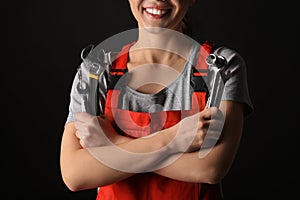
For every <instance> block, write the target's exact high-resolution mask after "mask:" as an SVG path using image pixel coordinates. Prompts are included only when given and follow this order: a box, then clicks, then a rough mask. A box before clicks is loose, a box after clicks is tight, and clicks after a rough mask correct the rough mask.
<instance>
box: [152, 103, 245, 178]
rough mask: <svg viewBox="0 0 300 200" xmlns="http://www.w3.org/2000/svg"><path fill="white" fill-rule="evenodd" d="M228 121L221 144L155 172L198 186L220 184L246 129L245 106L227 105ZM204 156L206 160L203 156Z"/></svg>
mask: <svg viewBox="0 0 300 200" xmlns="http://www.w3.org/2000/svg"><path fill="white" fill-rule="evenodd" d="M224 107H226V119H225V124H224V127H223V130H222V135H221V138H220V139H219V141H218V143H217V144H216V145H215V146H214V147H213V148H211V149H208V150H206V152H203V150H200V151H202V152H201V155H202V156H199V151H196V152H192V153H184V154H183V155H182V156H181V157H180V158H179V159H177V160H176V162H173V163H172V164H171V165H169V166H167V167H165V168H162V169H159V170H157V171H155V173H157V174H160V175H162V176H166V177H169V178H173V179H177V180H181V181H187V182H198V183H212V184H213V183H218V182H220V181H221V180H222V179H223V177H224V176H225V175H226V174H227V173H228V170H229V169H230V167H231V165H232V162H233V160H234V158H235V155H236V152H237V150H238V146H239V143H240V138H241V134H242V127H243V114H242V113H243V112H242V105H240V104H238V103H234V102H223V103H222V104H221V108H222V109H223V110H225V108H224ZM203 155H204V156H203Z"/></svg>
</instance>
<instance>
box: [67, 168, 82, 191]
mask: <svg viewBox="0 0 300 200" xmlns="http://www.w3.org/2000/svg"><path fill="white" fill-rule="evenodd" d="M74 177H76V176H74V175H71V173H63V172H62V180H63V182H64V184H65V186H67V188H68V189H69V190H70V191H72V192H78V191H80V190H82V188H81V184H80V183H79V182H78V180H76V178H74Z"/></svg>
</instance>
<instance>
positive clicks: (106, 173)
mask: <svg viewBox="0 0 300 200" xmlns="http://www.w3.org/2000/svg"><path fill="white" fill-rule="evenodd" d="M214 110H216V109H214ZM211 114H212V112H211V110H210V109H206V110H204V111H202V112H200V113H199V114H197V115H194V116H192V117H193V120H190V119H189V118H186V119H183V120H182V121H181V122H180V123H178V124H176V125H174V126H172V127H170V128H168V129H164V130H161V131H159V132H157V133H154V134H152V135H151V137H144V138H138V139H132V138H126V137H124V136H120V135H119V134H117V133H116V132H115V131H114V129H113V128H112V126H111V125H110V124H109V123H105V120H100V121H99V123H98V120H96V122H97V123H95V121H94V122H93V120H94V119H95V117H93V118H91V120H90V119H87V118H88V117H85V119H87V121H86V122H79V123H78V122H75V123H74V122H70V123H68V124H66V126H65V130H64V134H63V137H62V143H61V159H60V164H61V173H62V178H63V180H64V182H65V184H66V185H67V187H68V188H69V189H70V190H72V191H78V190H83V189H88V188H95V187H99V186H103V185H107V184H111V183H114V182H116V181H119V180H122V179H125V178H128V177H130V176H132V175H134V174H135V173H128V172H126V171H124V170H116V169H113V168H112V167H108V166H110V165H108V166H107V165H105V164H103V163H102V162H99V160H100V161H103V160H102V159H101V158H100V159H96V158H95V156H93V155H91V153H90V152H89V151H88V150H87V148H83V147H82V145H81V144H82V143H84V142H80V139H79V138H78V137H77V136H78V135H81V134H78V133H77V131H78V130H77V129H76V128H78V129H79V130H80V131H82V132H83V133H84V134H82V135H83V137H84V138H85V137H86V134H85V133H86V132H92V130H94V134H96V133H98V132H99V131H103V132H104V133H105V134H106V136H108V138H109V139H110V141H111V142H113V143H114V144H115V145H106V146H100V147H93V148H96V149H97V152H99V153H100V154H101V155H104V156H107V157H109V158H111V160H112V161H117V164H118V166H126V167H127V166H130V165H131V166H132V163H139V165H134V167H137V169H138V170H139V169H142V170H148V172H149V171H154V170H150V169H158V168H162V167H164V166H167V165H164V164H165V163H166V162H167V164H169V163H170V159H172V158H174V156H175V157H176V156H178V155H179V156H180V155H181V154H182V153H184V152H192V151H195V150H196V149H199V148H200V146H201V144H202V142H203V138H204V136H205V134H206V133H205V131H206V129H207V126H208V125H209V123H211V120H210V115H211ZM199 116H202V117H200V118H199ZM206 118H207V119H206ZM199 119H200V120H201V122H202V123H199V125H198V123H195V120H196V121H200V120H199ZM91 121H92V123H89V122H91ZM85 123H87V124H88V125H87V127H88V128H87V129H86V126H85ZM99 124H100V126H101V128H102V129H98V127H100V126H99ZM195 125H196V126H195ZM182 127H183V128H182ZM196 128H198V130H200V131H198V132H197V134H196V135H197V136H195V135H194V134H191V133H190V132H195V131H193V130H195V129H196ZM180 133H183V134H180ZM90 135H93V134H90ZM175 137H176V139H174V138H175ZM189 141H192V142H189ZM187 142H189V143H188V146H187V145H185V144H186V143H187ZM169 143H170V144H171V145H168V144H169ZM167 145H168V147H167V148H165V147H166V146H167ZM116 146H117V147H120V148H121V149H124V150H126V151H129V152H134V153H147V155H146V156H144V157H142V158H141V157H137V158H135V156H131V157H130V155H131V154H125V156H128V155H129V157H124V156H123V155H119V154H118V153H119V152H115V150H116ZM156 150H161V151H159V152H158V153H154V154H151V156H150V153H152V152H155V151H156ZM173 160H174V159H173ZM173 160H172V161H173ZM172 161H171V162H172ZM117 169H119V168H117ZM134 169H135V168H134ZM165 169H167V168H165ZM167 171H168V170H167ZM160 173H164V171H161V172H160Z"/></svg>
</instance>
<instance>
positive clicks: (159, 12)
mask: <svg viewBox="0 0 300 200" xmlns="http://www.w3.org/2000/svg"><path fill="white" fill-rule="evenodd" d="M145 11H146V13H147V14H149V15H151V16H153V17H155V18H161V17H163V16H164V15H165V14H166V13H168V11H169V10H168V9H159V8H145Z"/></svg>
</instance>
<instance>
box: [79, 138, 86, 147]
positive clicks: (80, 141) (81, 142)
mask: <svg viewBox="0 0 300 200" xmlns="http://www.w3.org/2000/svg"><path fill="white" fill-rule="evenodd" d="M79 143H80V145H81V146H82V147H83V148H85V147H86V145H85V143H84V141H83V140H79Z"/></svg>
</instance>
